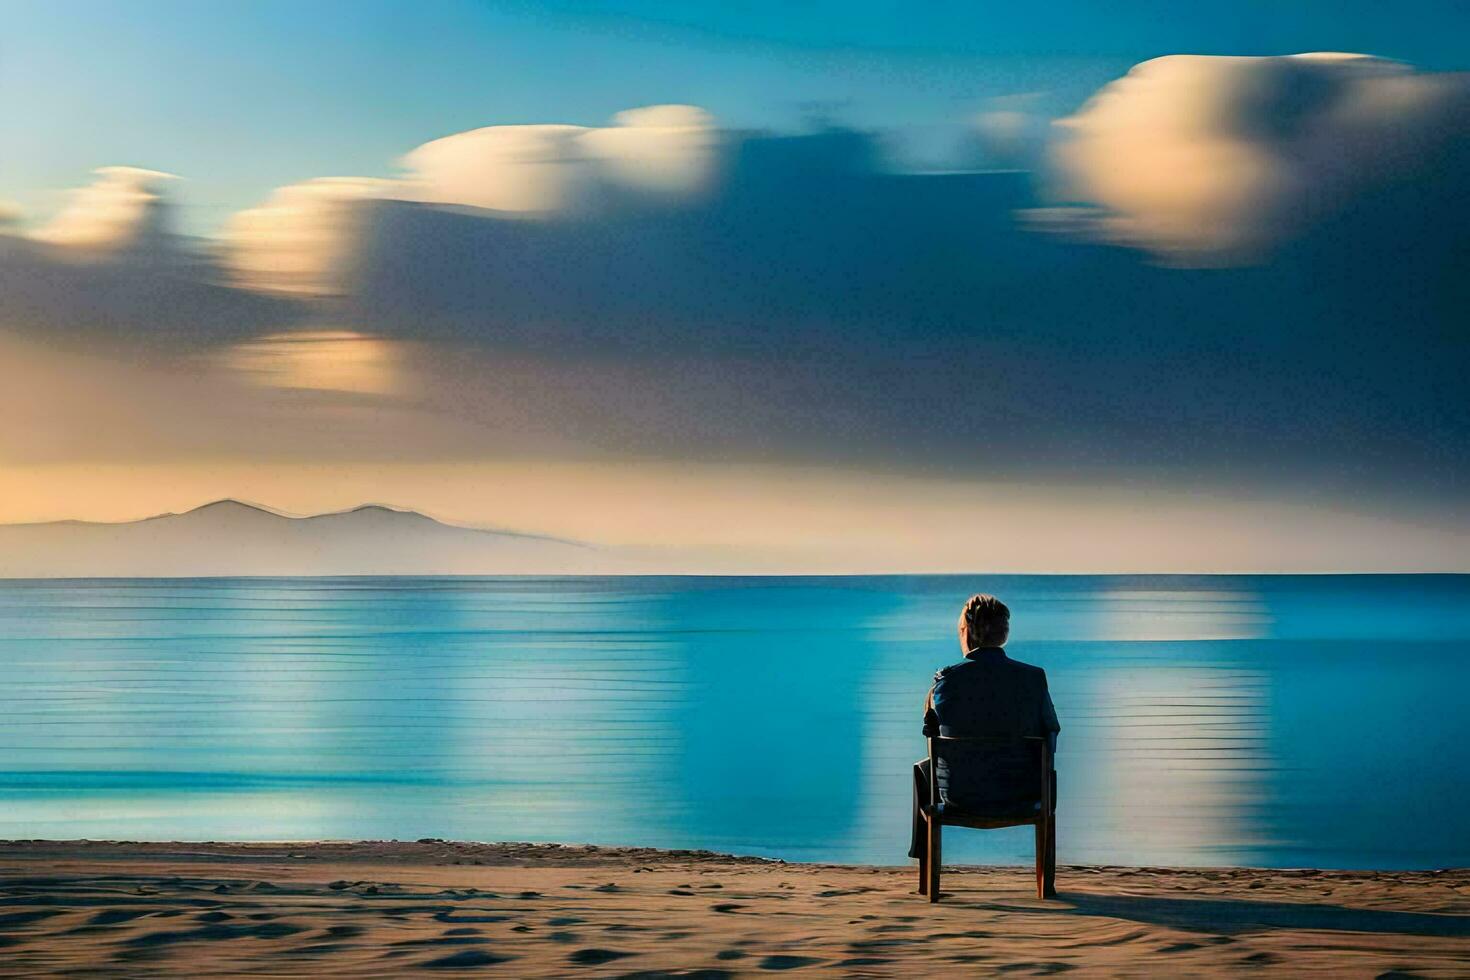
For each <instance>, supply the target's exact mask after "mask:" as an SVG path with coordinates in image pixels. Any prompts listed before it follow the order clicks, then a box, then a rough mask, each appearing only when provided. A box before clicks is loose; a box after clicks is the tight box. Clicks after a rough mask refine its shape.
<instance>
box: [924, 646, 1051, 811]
mask: <svg viewBox="0 0 1470 980" xmlns="http://www.w3.org/2000/svg"><path fill="white" fill-rule="evenodd" d="M929 696H930V703H931V706H932V711H933V715H934V718H935V719H936V720H937V722H938V725H939V734H941V735H953V736H977V735H1045V736H1050V737H1049V739H1048V741H1049V742H1050V743H1051V747H1052V750H1053V751H1055V750H1056V735H1057V732H1059V731H1061V729H1062V726H1061V725H1060V724H1058V723H1057V712H1056V708H1054V707H1053V706H1052V703H1051V693H1050V692H1049V691H1048V690H1047V687H1046V671H1044V670H1042V669H1041V668H1040V667H1033V666H1031V665H1030V664H1024V663H1021V662H1020V661H1019V660H1012V659H1011V658H1010V657H1007V656H1006V655H1005V651H1004V650H1002V649H1000V648H999V647H988V648H982V649H979V650H972V651H970V653H968V654H966V656H965V659H964V661H963V662H961V663H957V664H952V665H951V666H949V667H944V668H942V669H941V670H940V671H939V672H938V673H936V674H935V675H934V687H933V688H932V689H931V691H930V695H929ZM1036 751H1039V750H1036ZM946 755H947V756H948V759H949V761H951V762H953V765H949V764H947V762H946V760H945V759H943V758H942V759H941V760H940V765H939V792H940V795H941V797H942V798H943V799H944V800H945V802H949V803H954V804H956V805H959V806H962V807H965V808H975V809H980V808H990V807H994V806H996V805H1003V804H1006V803H1010V802H1013V801H1015V800H1017V799H1024V798H1028V797H1031V796H1034V795H1035V793H1034V789H1035V773H1036V771H1037V770H1036V761H1035V756H1034V755H1033V754H1032V753H1031V752H1030V751H1028V750H1024V749H1019V748H1011V749H1000V748H994V747H969V746H967V747H963V748H961V747H947V748H946ZM951 770H955V771H954V772H953V774H952V773H951Z"/></svg>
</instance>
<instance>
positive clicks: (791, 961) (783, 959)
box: [757, 953, 822, 970]
mask: <svg viewBox="0 0 1470 980" xmlns="http://www.w3.org/2000/svg"><path fill="white" fill-rule="evenodd" d="M820 962H822V961H821V960H818V959H813V958H812V957H810V956H789V955H787V954H785V953H777V954H775V955H773V956H767V957H766V958H765V959H763V960H761V961H760V963H759V964H757V965H758V966H760V968H761V969H762V970H800V969H801V968H802V967H804V966H815V965H816V964H818V963H820Z"/></svg>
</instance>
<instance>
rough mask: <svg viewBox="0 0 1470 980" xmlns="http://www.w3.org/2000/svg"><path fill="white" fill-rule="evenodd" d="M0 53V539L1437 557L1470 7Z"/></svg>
mask: <svg viewBox="0 0 1470 980" xmlns="http://www.w3.org/2000/svg"><path fill="white" fill-rule="evenodd" d="M1283 7H1284V8H1285V9H1283ZM0 23H3V24H4V28H5V31H4V34H3V36H0V120H3V126H0V133H3V135H0V521H32V520H48V519H62V518H80V519H92V520H122V519H131V518H135V517H140V516H145V515H148V514H154V513H158V512H161V511H166V510H181V509H186V508H187V507H189V506H192V505H195V504H198V503H203V502H205V501H207V500H209V499H215V498H218V497H225V496H234V497H242V498H245V499H250V500H254V501H256V502H259V503H263V504H266V505H269V506H273V507H276V508H279V509H281V510H285V511H290V512H300V513H308V512H316V511H319V510H326V509H335V508H337V507H343V506H352V505H355V504H358V503H362V502H369V501H371V502H381V503H390V504H395V505H398V506H404V507H413V508H416V509H420V510H423V511H425V512H427V513H431V514H433V515H434V516H438V517H441V518H443V519H446V520H451V521H455V522H458V523H465V524H472V525H476V526H494V527H512V528H516V529H520V530H527V531H536V532H542V533H550V534H556V535H560V536H567V537H576V538H578V539H582V540H588V541H592V542H596V543H602V544H615V545H626V546H633V547H649V548H662V549H666V550H667V551H668V553H669V554H670V555H671V556H672V557H671V559H670V561H671V562H672V563H673V564H674V565H677V566H678V567H681V568H687V569H688V570H743V569H749V570H760V571H808V570H810V571H918V570H923V571H943V570H949V571H972V570H973V571H982V570H1009V571H1113V570H1117V571H1123V570H1128V571H1141V570H1159V571H1167V570H1190V571H1223V570H1229V571H1254V570H1262V571H1283V570H1335V571H1355V570H1470V558H1467V555H1470V547H1467V545H1470V509H1467V507H1466V503H1467V493H1470V484H1467V477H1470V453H1467V448H1470V399H1467V398H1466V397H1465V383H1464V378H1465V377H1466V374H1467V369H1470V338H1467V332H1466V328H1465V312H1464V311H1465V310H1466V308H1467V300H1470V286H1467V284H1466V280H1467V277H1466V276H1465V275H1464V272H1465V268H1466V258H1467V244H1470V243H1467V237H1466V232H1465V231H1464V229H1465V228H1466V227H1470V226H1467V224H1466V222H1465V218H1466V217H1467V216H1470V215H1467V207H1470V196H1467V195H1470V188H1467V184H1466V179H1465V177H1464V174H1465V173H1466V172H1467V171H1466V169H1465V166H1464V165H1465V163H1466V162H1467V161H1466V159H1465V156H1466V153H1467V147H1470V140H1467V139H1466V137H1467V136H1470V82H1467V76H1466V75H1464V74H1462V73H1461V72H1462V70H1464V69H1466V68H1467V67H1470V65H1467V62H1470V52H1467V51H1466V48H1465V45H1464V44H1463V41H1462V39H1463V38H1464V37H1465V36H1470V34H1467V29H1470V8H1466V7H1465V6H1464V5H1462V4H1451V3H1443V4H1437V3H1410V4H1398V5H1384V4H1380V3H1370V2H1363V3H1332V4H1325V3H1324V4H1315V3H1306V2H1303V3H1296V4H1291V5H1280V4H1266V3H1228V4H1227V3H1199V4H1191V5H1190V8H1189V11H1188V14H1187V15H1184V14H1182V13H1181V12H1180V8H1178V6H1177V5H1173V4H1164V3H1132V4H1115V5H1107V6H1106V8H1104V7H1103V6H1102V5H1097V4H1091V3H1058V4H1049V5H1045V6H1039V5H1023V6H1015V5H1009V6H1001V5H992V4H966V5H958V4H956V5H948V4H940V5H933V9H932V10H929V9H926V10H925V11H924V12H922V13H917V14H916V13H915V12H914V11H913V9H912V7H911V6H910V5H889V4H843V5H841V6H838V5H836V4H827V3H811V4H795V5H792V4H764V3H751V4H741V5H708V6H701V5H689V4H668V3H611V4H596V5H592V4H578V3H562V4H530V3H515V4H492V3H415V4H406V3H355V4H338V3H329V2H323V3H315V4H286V3H270V2H258V3H251V4H239V5H224V4H196V3H184V2H177V3H175V2H166V0H151V2H140V3H134V4H104V3H80V2H53V3H45V4H42V3H30V2H25V3H22V2H0ZM1304 55H1310V56H1304Z"/></svg>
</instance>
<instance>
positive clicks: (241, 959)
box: [0, 841, 1470, 977]
mask: <svg viewBox="0 0 1470 980" xmlns="http://www.w3.org/2000/svg"><path fill="white" fill-rule="evenodd" d="M1058 877H1059V882H1058V883H1059V888H1060V891H1061V895H1060V897H1059V898H1058V899H1056V900H1053V901H1047V902H1041V901H1038V900H1037V899H1036V898H1035V896H1034V893H1033V892H1032V891H1031V888H1032V884H1031V880H1030V878H1029V875H1028V872H1027V871H1026V870H1025V869H1020V868H964V869H955V870H954V872H953V873H951V874H949V875H948V876H947V877H946V879H945V893H946V897H945V900H944V901H943V902H942V903H941V904H940V905H938V906H931V905H929V904H928V903H927V902H925V901H924V900H923V899H922V898H921V897H920V896H918V895H916V894H915V893H914V874H913V872H912V871H910V870H909V869H907V868H867V867H843V866H833V865H798V864H785V863H781V862H773V861H764V860H759V859H751V858H735V857H728V856H723V855H717V854H710V853H707V852H682V851H656V850H651V849H599V848H593V847H570V846H555V845H531V844H470V843H456V842H443V841H422V842H416V843H398V842H392V843H381V842H359V843H301V844H279V843H273V844H128V843H114V842H56V841H21V842H9V843H5V844H0V906H3V910H0V974H3V975H4V976H72V977H82V976H139V977H141V976H236V975H248V976H273V977H288V976H307V975H314V976H358V977H361V976H403V975H413V974H417V973H424V974H427V975H437V974H441V973H443V972H446V971H447V972H450V973H454V972H467V973H475V972H479V973H486V974H499V975H502V976H516V977H526V976H622V977H663V976H689V977H733V976H757V975H762V974H767V973H771V972H782V973H786V972H790V973H803V974H813V975H815V974H825V975H845V976H877V977H882V976H946V975H972V976H973V975H992V974H1006V975H1019V976H1028V975H1041V974H1053V973H1064V972H1066V973H1075V974H1076V975H1079V976H1112V975H1134V976H1142V975H1155V976H1164V975H1167V976H1199V975H1217V974H1236V973H1241V974H1247V973H1248V974H1255V975H1270V974H1286V973H1299V972H1302V971H1316V972H1321V973H1324V974H1331V975H1333V976H1362V977H1381V976H1425V977H1429V976H1443V977H1450V976H1461V977H1463V976H1466V975H1467V974H1470V871H1466V870H1454V871H1435V872H1338V871H1334V872H1325V871H1311V870H1304V871H1263V870H1249V869H1170V868H1120V867H1064V868H1063V869H1061V871H1060V873H1059V876H1058Z"/></svg>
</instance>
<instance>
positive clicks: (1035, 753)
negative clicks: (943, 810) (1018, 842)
mask: <svg viewBox="0 0 1470 980" xmlns="http://www.w3.org/2000/svg"><path fill="white" fill-rule="evenodd" d="M1050 756H1051V752H1050V742H1049V741H1048V739H1047V738H1046V737H1045V736H1038V735H979V736H963V737H961V736H950V735H938V734H931V735H929V782H930V792H931V796H930V799H936V800H942V801H943V802H944V803H946V804H949V805H952V806H957V807H960V808H962V809H966V810H975V811H977V812H981V811H986V810H992V809H1010V808H1013V807H1016V806H1028V805H1031V804H1039V805H1040V807H1041V809H1042V812H1046V811H1048V810H1049V809H1050V807H1051V776H1050V773H1051V758H1050Z"/></svg>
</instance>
